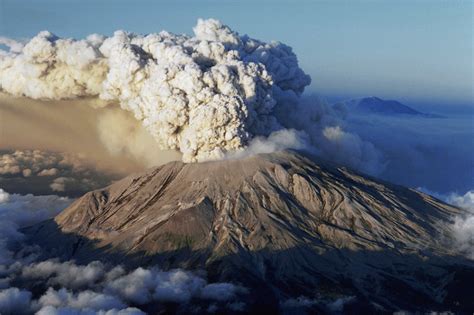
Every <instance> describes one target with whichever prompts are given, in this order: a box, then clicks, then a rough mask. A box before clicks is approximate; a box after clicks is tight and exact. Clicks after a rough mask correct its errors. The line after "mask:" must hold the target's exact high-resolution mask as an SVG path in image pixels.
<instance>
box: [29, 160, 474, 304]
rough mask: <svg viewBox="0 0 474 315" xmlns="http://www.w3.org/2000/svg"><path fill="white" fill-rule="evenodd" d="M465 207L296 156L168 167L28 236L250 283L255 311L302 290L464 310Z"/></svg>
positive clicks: (80, 204) (57, 249)
mask: <svg viewBox="0 0 474 315" xmlns="http://www.w3.org/2000/svg"><path fill="white" fill-rule="evenodd" d="M461 213H462V210H460V209H458V208H455V207H452V206H449V205H447V204H444V203H442V202H441V201H439V200H436V199H434V198H432V197H430V196H428V195H425V194H422V193H419V192H417V191H414V190H411V189H407V188H404V187H401V186H396V185H392V184H388V183H384V182H381V181H377V180H375V179H372V178H368V177H365V176H363V175H360V174H357V173H355V172H352V171H350V170H347V169H345V168H336V167H334V166H331V165H327V164H326V163H323V162H320V161H317V160H315V159H314V158H312V157H308V156H307V155H302V154H300V153H296V152H293V151H285V152H278V153H272V154H262V155H256V156H252V157H248V158H245V159H240V160H225V161H215V162H205V163H198V164H185V163H182V162H172V163H168V164H166V165H163V166H160V167H157V168H154V169H150V170H148V171H146V172H144V173H141V174H138V175H132V176H129V177H127V178H125V179H123V180H121V181H119V182H116V183H114V184H112V185H111V186H109V187H106V188H104V189H100V190H96V191H92V192H89V193H87V194H85V195H84V196H83V197H82V198H80V199H78V200H77V201H76V202H74V203H73V204H72V205H71V206H70V207H69V208H67V209H66V210H64V211H63V212H62V213H61V214H59V215H58V216H57V217H56V218H54V220H50V221H46V222H45V223H42V224H40V225H36V226H33V227H30V228H28V229H27V232H28V234H29V235H30V236H32V237H31V239H32V240H35V242H37V243H39V244H40V245H42V246H43V247H46V248H50V250H49V251H48V252H49V253H50V254H51V255H54V256H60V257H63V258H64V259H71V258H73V259H76V260H77V261H78V262H87V261H91V260H96V259H100V260H105V261H117V259H120V261H121V262H122V263H125V264H128V265H130V266H136V265H152V264H157V265H159V266H160V267H162V268H165V269H167V268H175V267H180V268H190V269H196V268H197V269H203V270H206V271H207V274H208V276H209V278H210V279H211V280H219V281H233V282H235V283H239V284H241V285H243V286H245V287H247V288H248V289H249V305H250V306H249V309H248V310H250V311H251V310H252V307H257V305H260V306H262V305H263V306H264V307H267V308H268V307H274V308H278V307H279V306H278V303H275V301H284V300H285V299H288V298H292V297H293V298H294V297H298V296H300V295H304V296H306V297H308V298H310V299H316V300H321V301H323V300H327V299H334V298H339V297H353V298H351V299H350V301H352V302H350V303H348V305H346V308H351V307H353V308H355V309H357V310H359V311H360V310H361V309H365V310H372V311H377V312H384V311H387V312H389V311H394V310H401V309H404V310H413V311H416V310H453V311H463V310H469V309H473V308H474V304H473V302H472V299H470V296H469V295H470V294H469V292H471V291H470V289H469V288H470V287H471V284H472V280H473V279H474V263H473V261H472V260H469V259H467V258H463V257H462V256H461V255H460V253H458V252H457V250H456V247H455V246H452V244H453V243H452V242H453V240H452V239H451V236H450V235H451V234H452V226H453V225H452V224H453V220H454V218H455V217H456V216H458V215H460V214H461ZM257 289H258V291H254V290H257ZM256 292H258V294H257V293H256ZM252 305H253V306H252ZM311 307H313V308H315V310H318V311H321V312H326V311H329V310H327V309H325V307H324V304H319V303H314V304H312V305H311ZM270 309H271V308H270Z"/></svg>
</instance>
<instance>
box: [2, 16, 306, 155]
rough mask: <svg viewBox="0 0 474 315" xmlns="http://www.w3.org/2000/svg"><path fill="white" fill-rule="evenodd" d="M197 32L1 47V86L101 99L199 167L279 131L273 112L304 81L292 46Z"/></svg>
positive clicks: (211, 30) (50, 38)
mask: <svg viewBox="0 0 474 315" xmlns="http://www.w3.org/2000/svg"><path fill="white" fill-rule="evenodd" d="M194 34H195V35H194V36H193V37H189V36H186V35H174V34H171V33H168V32H164V31H163V32H160V33H158V34H149V35H145V36H143V35H136V34H132V33H127V32H124V31H117V32H115V33H114V35H113V36H112V37H109V38H106V37H104V36H101V35H96V34H93V35H90V36H88V37H87V38H86V39H83V40H73V39H61V38H58V37H56V36H55V35H53V34H51V33H49V32H47V31H44V32H40V33H39V34H38V35H37V36H35V37H34V38H32V39H31V40H30V41H29V42H27V43H26V44H24V45H23V44H21V43H18V42H14V41H11V40H5V39H4V40H3V41H2V42H1V43H3V44H4V45H8V46H10V47H11V48H10V51H8V52H4V51H0V88H1V89H2V90H4V91H5V92H7V93H10V94H12V95H15V96H27V97H31V98H35V99H56V100H57V99H69V98H76V97H81V96H99V98H100V99H102V100H104V101H106V102H118V103H119V104H120V106H121V107H122V108H123V109H126V110H128V111H131V112H132V113H133V114H134V116H135V118H136V119H138V120H140V121H141V122H142V124H143V125H144V126H145V128H146V129H147V130H148V132H149V133H150V134H151V135H152V136H153V138H154V139H155V140H156V142H157V143H158V145H159V147H160V148H161V149H163V150H169V149H175V150H179V151H181V152H182V153H183V160H184V161H186V162H196V161H203V160H209V159H219V158H222V157H223V156H224V155H225V153H226V152H230V151H238V150H241V149H243V148H245V147H246V146H247V145H248V144H249V142H250V140H251V139H252V138H253V137H255V136H267V135H269V134H270V133H271V132H272V131H276V130H278V129H281V128H282V125H281V124H280V123H279V122H278V119H277V118H276V117H275V116H274V115H273V111H274V108H275V106H276V105H277V104H278V103H279V102H280V101H281V99H283V98H285V99H288V95H291V96H292V97H295V98H299V95H300V94H301V93H302V92H303V90H304V88H305V86H307V85H308V84H309V83H310V77H309V76H308V75H306V74H305V73H304V72H303V71H302V70H301V69H300V68H299V66H298V61H297V58H296V55H295V54H294V53H293V52H292V49H291V48H290V47H288V46H286V45H284V44H281V43H278V42H272V43H265V42H261V41H259V40H255V39H252V38H250V37H248V36H246V35H244V36H240V35H239V34H238V33H237V32H234V31H232V30H231V29H230V28H229V27H227V26H225V25H223V24H222V23H220V22H219V21H217V20H213V19H209V20H198V23H197V25H196V27H195V28H194Z"/></svg>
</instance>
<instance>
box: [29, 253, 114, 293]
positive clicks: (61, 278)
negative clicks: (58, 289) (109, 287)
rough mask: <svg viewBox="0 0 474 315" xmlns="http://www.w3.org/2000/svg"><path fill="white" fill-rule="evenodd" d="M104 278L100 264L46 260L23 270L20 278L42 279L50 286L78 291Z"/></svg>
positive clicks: (102, 267) (103, 271)
mask: <svg viewBox="0 0 474 315" xmlns="http://www.w3.org/2000/svg"><path fill="white" fill-rule="evenodd" d="M104 276H105V270H104V266H103V265H102V263H100V262H98V261H94V262H91V263H90V264H88V265H76V264H75V263H74V262H72V261H67V262H62V263H61V262H57V261H54V260H46V261H42V262H39V263H36V264H31V265H28V266H26V267H24V268H23V271H22V277H23V278H26V279H43V280H45V281H47V283H48V284H50V285H60V286H62V287H66V288H71V289H78V288H84V287H91V286H93V285H94V284H95V283H97V282H98V281H99V280H102V278H103V277H104Z"/></svg>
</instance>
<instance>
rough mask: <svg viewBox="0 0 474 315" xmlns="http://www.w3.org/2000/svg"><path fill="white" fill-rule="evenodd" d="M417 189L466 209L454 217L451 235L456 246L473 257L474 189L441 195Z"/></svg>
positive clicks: (420, 188)
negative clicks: (463, 192)
mask: <svg viewBox="0 0 474 315" xmlns="http://www.w3.org/2000/svg"><path fill="white" fill-rule="evenodd" d="M417 190H419V191H421V192H424V193H426V194H429V195H432V196H434V197H436V198H438V199H441V200H443V201H445V202H447V203H449V204H452V205H454V206H457V207H459V208H462V209H464V210H466V213H464V214H462V215H459V216H457V217H456V218H454V225H453V236H454V240H455V242H456V246H457V248H458V249H459V250H460V251H461V252H463V253H465V254H466V256H468V257H469V258H471V259H474V190H469V191H467V192H466V193H465V194H464V195H459V194H457V193H450V194H447V195H443V194H439V193H436V192H432V191H429V190H428V189H425V188H422V187H419V188H417Z"/></svg>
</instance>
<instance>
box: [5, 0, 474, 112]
mask: <svg viewBox="0 0 474 315" xmlns="http://www.w3.org/2000/svg"><path fill="white" fill-rule="evenodd" d="M111 4H112V2H111V1H76V0H70V1H54V0H47V1H43V2H42V5H41V6H38V4H37V2H35V1H31V0H23V1H11V0H3V1H1V2H0V36H4V37H10V38H16V39H22V38H31V37H33V36H35V35H36V34H37V33H38V32H39V31H41V30H49V31H51V32H53V33H55V34H57V35H58V36H60V37H74V38H84V37H85V36H87V35H89V34H91V33H100V34H105V35H111V34H113V32H114V31H115V30H119V29H123V30H126V31H132V32H137V33H153V32H159V31H161V30H167V31H170V32H173V33H176V34H182V33H186V34H190V30H191V28H192V26H193V25H194V24H195V23H196V21H197V19H198V18H201V17H202V18H210V17H212V18H217V19H220V20H222V21H224V22H225V23H226V24H227V25H229V26H230V27H231V28H232V29H235V30H238V31H239V33H240V34H241V35H243V34H248V35H249V36H251V37H253V38H259V39H262V40H265V41H271V40H278V41H281V42H283V43H285V44H287V45H289V46H291V47H292V48H293V51H294V52H295V54H296V55H297V56H298V60H299V63H300V66H301V68H302V69H304V70H305V71H306V72H307V73H308V74H309V75H310V76H311V77H312V83H311V85H310V86H308V88H307V89H306V92H305V93H307V94H310V93H316V94H317V95H319V96H321V97H323V98H326V99H328V100H329V101H340V100H344V99H349V98H357V97H365V96H372V95H375V96H378V97H381V98H384V99H396V100H399V101H401V102H403V103H405V104H407V105H409V106H414V107H415V108H420V109H424V108H428V109H432V108H434V109H435V110H438V111H444V112H446V111H450V110H452V111H453V112H454V111H461V112H470V113H472V108H473V106H474V104H473V86H474V82H473V63H472V49H473V47H472V38H473V31H472V29H473V27H472V10H473V4H472V2H470V1H460V2H446V1H434V2H429V3H427V2H423V1H416V2H408V1H402V2H400V1H397V2H396V3H395V2H392V3H391V2H388V1H380V2H374V1H367V2H357V3H356V2H349V1H337V2H329V1H316V2H312V1H301V2H298V4H295V5H290V3H289V2H288V1H272V2H270V1H258V2H254V1H252V2H250V1H244V2H234V1H226V2H218V1H210V0H207V1H199V2H195V1H159V2H148V1H145V2H138V3H136V2H134V3H133V4H131V3H127V2H123V1H114V2H113V4H114V5H111ZM270 6H271V11H269V8H270ZM176 12H179V14H176ZM241 16H245V17H246V18H245V19H242V18H241ZM18 21H21V23H19V22H18ZM84 21H87V23H85V22H84Z"/></svg>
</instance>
